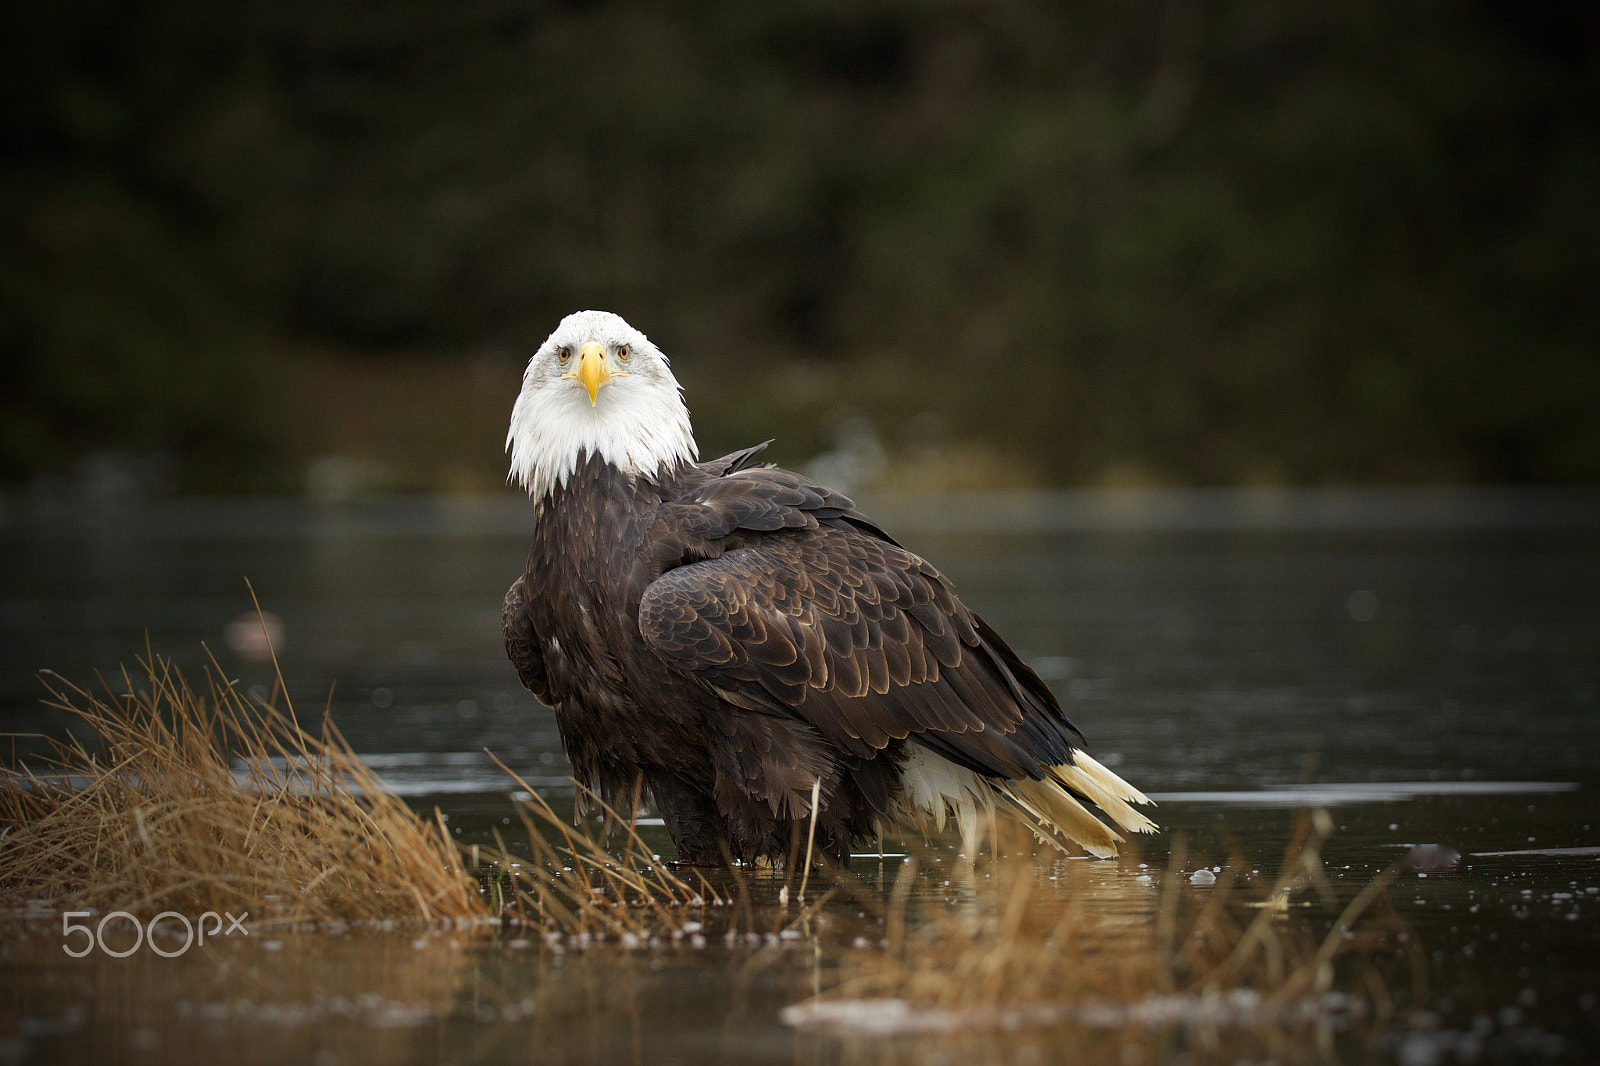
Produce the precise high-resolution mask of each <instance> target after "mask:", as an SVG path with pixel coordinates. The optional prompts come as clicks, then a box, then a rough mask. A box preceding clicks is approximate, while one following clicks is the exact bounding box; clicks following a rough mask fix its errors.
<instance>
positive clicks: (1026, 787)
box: [504, 312, 1154, 862]
mask: <svg viewBox="0 0 1600 1066" xmlns="http://www.w3.org/2000/svg"><path fill="white" fill-rule="evenodd" d="M580 348H581V349H582V350H583V352H584V358H583V360H582V362H581V363H579V364H576V365H578V367H579V369H578V370H568V371H567V372H566V373H565V374H564V375H563V376H559V377H558V376H556V372H557V371H559V370H560V369H561V368H564V367H570V366H572V365H575V364H573V362H572V360H573V357H574V356H575V355H576V353H577V352H578V351H579V349H580ZM563 351H566V353H567V354H566V358H562V352H563ZM596 353H598V354H596ZM541 360H543V362H541ZM624 360H626V362H625V363H624ZM646 360H649V362H646ZM544 364H549V365H548V368H547V367H546V366H545V365H544ZM623 365H626V366H628V369H627V370H626V371H621V370H620V367H621V366H623ZM601 385H605V386H607V387H606V388H603V389H602V388H600V386H601ZM575 386H576V387H575ZM625 390H633V391H631V392H629V391H625ZM646 390H654V391H646ZM668 394H670V397H668ZM613 397H619V399H617V400H616V402H615V404H613V405H610V406H607V405H608V403H609V402H610V401H611V400H612V399H613ZM669 399H670V401H676V400H677V389H676V382H675V381H674V380H673V379H672V378H671V374H670V371H668V370H667V369H666V361H665V359H664V358H663V357H661V356H660V354H659V353H658V352H656V351H655V349H654V348H653V347H652V346H650V345H649V342H648V341H647V340H646V339H645V338H644V337H643V335H642V334H639V333H638V332H637V331H636V330H633V329H632V328H631V327H628V326H627V324H626V323H623V322H622V321H621V320H620V319H618V318H616V317H615V316H611V315H601V314H599V313H596V312H585V313H583V314H581V315H574V316H571V317H570V318H569V319H567V320H566V321H564V322H563V323H562V326H561V327H560V328H558V329H557V331H556V333H554V334H552V336H551V339H550V340H549V341H547V342H546V344H545V346H544V347H543V348H541V350H540V354H539V355H536V356H535V357H534V360H533V361H532V362H530V364H529V371H528V376H527V378H525V384H524V389H523V395H522V398H520V399H519V401H518V408H517V412H516V414H515V415H514V418H513V424H512V432H511V438H510V440H509V441H508V444H509V445H510V446H511V448H512V450H513V463H514V469H513V476H515V477H519V478H520V479H521V480H522V481H524V482H525V483H526V484H528V485H529V488H530V493H532V494H533V495H534V496H535V500H536V504H537V506H538V508H539V519H538V525H537V528H536V532H535V536H534V543H533V548H532V551H531V553H530V555H529V559H528V568H527V572H526V573H525V574H524V575H523V576H522V577H521V578H520V579H519V580H518V581H517V582H515V583H514V584H513V585H512V586H511V589H510V591H509V592H508V594H507V596H506V601H505V614H504V621H505V633H506V649H507V652H508V653H509V655H510V657H511V659H512V661H513V662H514V663H515V664H516V667H517V672H518V674H519V676H520V677H521V679H522V681H523V683H524V684H525V685H526V686H527V687H528V688H529V689H531V690H532V691H533V692H534V694H535V695H537V696H538V697H539V698H540V699H541V700H542V701H544V702H545V703H547V704H549V705H550V706H552V707H554V708H555V710H556V717H557V722H558V723H559V726H560V730H561V736H562V741H563V743H564V745H565V747H566V750H567V754H568V757H569V758H570V759H571V761H572V764H573V768H574V770H575V772H576V774H577V776H578V778H579V779H580V780H581V781H583V782H584V783H585V784H586V785H588V786H590V787H593V788H595V789H596V790H597V791H598V792H599V793H600V794H601V795H602V796H604V797H606V798H607V799H608V801H610V802H613V803H616V804H620V805H623V806H625V805H626V804H627V802H628V801H629V800H630V799H631V797H632V795H633V793H634V790H635V787H636V782H639V781H642V783H643V785H644V786H645V788H646V789H647V790H648V795H649V798H650V800H651V801H652V802H653V803H654V804H655V805H656V806H657V808H658V809H659V810H660V812H661V814H662V817H663V818H664V820H665V822H666V825H667V829H668V831H669V833H670V834H671V836H672V839H673V842H674V843H675V845H676V846H677V848H678V851H679V857H680V858H682V859H686V860H690V861H695V862H717V861H722V860H723V859H725V858H730V857H731V858H736V859H742V860H750V859H755V858H759V857H767V858H780V857H783V856H785V855H788V854H789V853H790V850H791V847H792V846H793V843H794V841H795V840H796V839H797V836H799V835H803V834H804V832H805V825H806V822H807V821H808V820H809V819H810V817H811V813H812V812H811V797H812V794H813V788H814V787H816V788H817V789H818V792H819V795H820V797H821V798H820V802H819V804H818V810H817V812H816V835H817V844H818V846H819V847H820V848H822V849H823V850H825V851H826V852H828V853H829V854H831V855H832V856H834V857H835V858H836V859H838V860H840V861H846V860H848V857H849V854H850V848H851V845H852V842H854V841H858V840H860V839H862V838H864V837H867V836H869V835H870V834H872V833H873V832H874V831H875V830H877V829H879V828H881V827H883V826H885V825H887V824H891V823H893V822H896V821H902V820H909V821H911V822H913V823H921V824H931V825H936V826H942V825H943V823H944V820H945V818H946V816H947V815H950V816H954V817H955V818H956V820H957V821H958V823H959V824H960V825H961V827H962V831H963V835H964V836H966V837H967V838H968V840H967V846H968V847H969V848H971V847H973V846H974V844H975V841H974V840H973V839H972V838H973V837H975V836H976V829H977V825H978V823H979V820H980V817H981V816H984V815H987V814H991V813H992V812H993V810H994V809H995V806H996V804H997V803H998V805H999V806H1000V807H1002V808H1005V809H1008V810H1010V811H1012V812H1014V813H1016V814H1017V815H1019V816H1020V817H1022V818H1023V819H1024V820H1025V821H1027V822H1028V823H1029V824H1030V825H1032V826H1033V828H1034V829H1035V830H1036V831H1037V832H1039V833H1040V834H1041V836H1043V837H1045V838H1046V839H1053V840H1056V841H1057V842H1058V843H1060V842H1062V838H1065V839H1067V840H1075V841H1077V842H1078V843H1079V844H1081V845H1082V846H1084V847H1085V848H1087V849H1088V850H1089V851H1091V852H1092V853H1095V854H1109V853H1113V852H1114V851H1115V846H1116V842H1117V841H1118V840H1120V839H1121V838H1120V837H1119V836H1117V835H1116V834H1115V833H1114V832H1113V831H1112V830H1110V829H1109V828H1107V827H1106V826H1105V825H1104V824H1103V823H1101V822H1100V821H1098V820H1097V819H1095V818H1094V817H1093V816H1092V815H1090V814H1089V812H1088V811H1087V810H1086V809H1085V808H1084V806H1083V803H1084V802H1089V803H1093V804H1096V805H1098V806H1099V807H1100V809H1101V810H1102V811H1103V812H1105V813H1106V814H1107V815H1108V816H1110V817H1111V818H1112V820H1113V821H1115V822H1116V823H1117V824H1118V825H1119V826H1121V827H1122V828H1124V829H1132V830H1139V831H1148V830H1153V829H1154V826H1153V825H1152V824H1151V823H1150V822H1149V821H1148V820H1147V819H1145V818H1144V817H1143V816H1142V815H1140V814H1138V813H1137V812H1136V811H1134V810H1133V809H1132V808H1131V807H1130V806H1129V802H1130V801H1132V802H1141V803H1142V802H1148V801H1147V800H1146V799H1145V798H1144V797H1143V796H1142V795H1140V794H1139V793H1138V792H1137V791H1136V790H1134V789H1132V788H1131V787H1130V786H1128V785H1127V784H1126V782H1123V781H1122V780H1121V779H1120V778H1119V777H1117V776H1116V775H1115V774H1112V773H1111V772H1110V771H1109V770H1106V769H1105V768H1104V767H1102V766H1100V765H1099V764H1098V763H1096V762H1094V761H1093V760H1092V759H1089V758H1088V757H1087V755H1085V754H1084V753H1083V752H1082V745H1083V738H1082V736H1081V735H1080V734H1079V733H1078V731H1077V730H1076V729H1075V728H1074V727H1073V726H1072V724H1071V723H1070V722H1068V721H1067V719H1066V717H1065V716H1064V715H1063V714H1062V713H1061V709H1060V707H1059V705H1058V704H1057V703H1056V701H1055V699H1054V697H1053V696H1052V695H1051V693H1050V691H1049V689H1048V688H1047V687H1046V686H1045V685H1044V683H1043V682H1042V681H1041V680H1040V679H1039V677H1038V675H1037V674H1035V673H1034V672H1033V671H1032V670H1031V669H1029V668H1028V666H1027V665H1026V664H1024V663H1023V662H1022V661H1021V660H1020V659H1019V658H1018V657H1017V656H1016V654H1015V653H1014V652H1013V651H1012V650H1011V649H1010V647H1008V646H1007V645H1006V643H1005V642H1004V641H1003V640H1002V639H1001V638H1000V637H999V636H998V635H997V634H996V633H995V632H994V631H993V630H991V629H990V628H989V626H988V625H987V624H986V623H985V622H984V621H983V620H982V619H981V618H979V617H978V616H977V615H976V614H974V613H973V612H972V611H970V610H969V609H967V607H966V606H965V605H964V604H962V603H961V601H960V600H959V599H958V598H957V597H956V596H955V595H954V593H953V592H952V591H951V590H950V588H949V585H948V583H947V582H946V581H945V579H944V577H943V576H942V575H941V574H940V573H939V572H938V571H937V570H936V569H934V567H932V566H931V565H929V564H928V563H927V562H926V561H924V560H923V559H921V558H920V557H918V556H917V555H915V554H913V553H912V552H909V551H907V550H906V549H904V548H903V547H901V546H900V545H899V544H897V543H896V542H895V541H894V540H893V539H892V538H891V537H890V536H889V535H888V534H886V533H885V532H884V531H883V530H881V529H879V528H878V527H877V526H876V525H875V524H874V523H873V522H872V521H871V520H870V519H869V518H867V517H866V516H865V515H863V514H861V513H860V512H859V511H857V510H856V509H855V507H854V505H853V504H852V503H851V501H850V500H849V499H847V498H845V497H844V496H842V495H840V494H839V493H836V492H833V491H832V490H830V489H827V488H825V487H823V486H821V485H818V484H816V483H815V482H813V481H811V480H809V479H808V478H805V477H803V476H801V475H799V474H795V473H791V472H789V471H786V470H780V469H776V468H772V467H763V466H756V465H753V464H754V460H755V458H756V455H757V453H758V452H759V451H760V450H761V447H764V445H763V446H761V447H757V448H751V449H747V450H745V451H743V452H737V453H734V454H733V455H729V456H725V457H724V458H722V459H719V460H716V461H715V462H711V463H696V462H694V461H693V460H692V454H690V452H689V450H690V449H692V439H690V438H688V437H687V415H686V413H685V414H682V415H681V418H682V426H683V430H684V433H683V435H682V437H681V438H680V437H679V436H678V435H677V434H676V433H675V429H676V426H675V425H671V426H667V427H666V428H663V426H662V425H656V424H655V423H654V422H652V419H658V420H665V421H670V420H671V419H672V418H676V417H680V416H679V415H678V414H677V412H676V411H675V410H674V409H673V407H672V403H671V402H668V401H669ZM679 406H680V408H681V404H680V405H679ZM663 411H664V412H665V414H662V412H663ZM563 420H564V421H563ZM635 423H637V427H638V428H637V432H638V434H640V435H642V436H643V437H647V438H649V439H650V440H651V441H653V442H655V443H654V444H653V445H651V447H649V448H642V447H634V445H636V444H637V443H638V441H637V440H636V439H634V438H633V437H629V436H627V432H628V430H629V427H632V426H634V425H635ZM685 440H686V441H688V444H687V447H685V446H684V445H683V444H682V441H685ZM661 441H667V442H668V443H667V444H666V445H662V444H661V443H660V442H661ZM641 453H642V454H644V455H645V456H646V458H645V460H644V461H640V460H639V459H638V455H639V454H641ZM518 463H521V464H522V465H521V466H520V467H518V466H517V465H516V464H518Z"/></svg>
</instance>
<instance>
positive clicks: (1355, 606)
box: [1344, 589, 1378, 622]
mask: <svg viewBox="0 0 1600 1066" xmlns="http://www.w3.org/2000/svg"><path fill="white" fill-rule="evenodd" d="M1344 609H1345V612H1346V613H1347V614H1349V615H1350V618H1351V619H1352V620H1353V621H1357V622H1370V621H1372V620H1373V619H1374V618H1376V617H1378V594H1377V593H1376V592H1373V591H1372V590H1371V589H1356V590H1355V591H1354V592H1352V593H1351V594H1350V596H1349V598H1348V599H1346V600H1345V601H1344Z"/></svg>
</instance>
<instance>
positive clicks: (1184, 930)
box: [785, 811, 1425, 1036]
mask: <svg viewBox="0 0 1600 1066" xmlns="http://www.w3.org/2000/svg"><path fill="white" fill-rule="evenodd" d="M1330 829H1331V822H1330V821H1329V819H1328V817H1327V815H1326V812H1322V811H1315V812H1302V814H1301V815H1300V816H1299V817H1298V819H1297V825H1296V832H1295V835H1294V838H1293V841H1292V843H1291V846H1290V850H1289V853H1288V855H1287V857H1286V859H1285V862H1284V864H1283V867H1282V869H1283V873H1282V874H1281V876H1280V877H1279V878H1278V879H1277V880H1276V882H1275V883H1273V884H1271V885H1270V886H1266V887H1263V886H1259V885H1258V886H1255V887H1254V888H1251V887H1249V886H1248V884H1247V881H1248V878H1247V876H1246V874H1247V873H1248V871H1249V869H1250V867H1249V864H1246V863H1242V862H1240V861H1237V860H1236V861H1234V862H1232V863H1230V864H1229V865H1228V866H1227V867H1226V868H1224V869H1223V871H1222V872H1221V873H1219V874H1216V875H1215V876H1216V882H1215V884H1214V885H1212V886H1210V887H1207V888H1204V889H1201V888H1197V887H1196V886H1195V885H1193V884H1191V883H1190V882H1189V881H1188V879H1187V878H1186V877H1185V876H1184V875H1183V872H1182V871H1183V864H1184V861H1185V857H1184V847H1183V842H1182V841H1181V840H1177V841H1175V847H1174V850H1173V854H1172V861H1171V865H1170V867H1169V869H1168V870H1167V871H1166V872H1165V874H1164V875H1163V874H1160V873H1159V872H1158V871H1151V873H1152V874H1155V875H1156V876H1154V877H1152V878H1150V879H1148V880H1147V881H1143V882H1141V881H1139V880H1138V879H1137V878H1136V877H1135V876H1134V873H1133V872H1130V871H1127V870H1116V869H1113V870H1111V871H1110V872H1109V874H1108V872H1107V871H1106V869H1105V868H1104V867H1101V866H1100V865H1099V864H1096V863H1089V862H1057V863H1041V862H1040V861H1039V860H1038V859H1036V858H1034V857H1032V856H1031V855H1025V854H1020V853H1019V852H1025V851H1027V850H1028V849H1027V848H1026V846H1024V847H1022V848H1020V849H1017V850H1016V851H1013V853H1012V855H1011V857H1005V858H998V859H995V860H992V862H991V863H990V864H989V865H988V866H987V868H986V870H985V868H983V867H979V868H973V867H971V866H968V867H966V868H965V869H964V871H956V872H952V874H951V877H952V880H951V881H947V882H945V884H946V885H951V886H952V887H950V888H946V889H944V890H943V891H944V892H945V893H954V894H955V895H956V896H957V897H959V905H958V906H956V907H955V908H954V909H944V908H941V907H938V906H937V904H934V905H933V907H932V909H933V911H934V913H932V914H924V915H922V916H921V917H920V919H919V918H917V917H916V916H915V910H916V908H915V907H914V906H913V905H912V904H914V903H915V902H916V898H915V896H914V893H916V892H917V891H919V890H925V886H924V888H919V872H918V865H919V864H918V862H917V861H916V859H914V858H913V859H912V860H910V861H908V862H907V863H906V864H905V865H904V866H903V867H902V869H901V871H900V874H899V877H898V878H897V880H896V882H895V885H894V887H893V889H892V890H891V892H890V894H889V900H888V905H887V907H886V908H885V909H884V911H883V916H884V919H885V925H884V930H885V937H884V942H883V946H882V949H881V950H879V949H868V950H861V951H856V952H853V953H851V954H849V955H848V956H847V957H845V958H844V959H842V961H841V963H840V965H839V966H838V968H837V970H836V973H835V980H834V981H833V982H832V983H831V987H829V988H828V989H827V990H826V991H825V992H824V993H823V994H821V995H819V996H817V997H815V998H814V999H812V1000H811V1001H808V1002H806V1003H802V1004H797V1005H796V1006H794V1007H791V1008H789V1009H788V1010H787V1011H786V1012H785V1020H786V1021H788V1022H790V1024H793V1025H797V1026H800V1027H815V1028H821V1029H827V1030H833V1031H837V1032H842V1033H846V1034H849V1033H854V1034H857V1035H880V1036H881V1035H896V1034H899V1035H905V1034H917V1033H933V1032H943V1033H949V1032H959V1031H982V1030H993V1029H1003V1030H1007V1029H1015V1028H1018V1027H1023V1028H1031V1027H1036V1026H1062V1025H1066V1026H1078V1027H1086V1028H1089V1029H1102V1030H1103V1029H1122V1028H1134V1029H1139V1028H1151V1027H1161V1028H1170V1027H1178V1028H1187V1029H1191V1030H1194V1029H1202V1030H1203V1029H1210V1030H1216V1029H1219V1028H1221V1029H1227V1028H1234V1029H1249V1030H1253V1031H1255V1032H1257V1033H1260V1032H1263V1031H1274V1030H1275V1031H1284V1030H1290V1029H1298V1028H1304V1027H1305V1026H1312V1027H1317V1026H1321V1027H1323V1028H1324V1029H1327V1028H1328V1027H1329V1026H1330V1025H1331V1026H1332V1028H1334V1029H1345V1028H1349V1027H1350V1026H1351V1025H1355V1024H1359V1025H1361V1026H1364V1027H1369V1028H1370V1027H1371V1026H1372V1025H1373V1023H1379V1024H1381V1023H1382V1022H1383V1021H1384V1020H1385V1019H1386V1018H1387V1015H1388V1013H1389V1011H1390V1004H1391V1002H1392V999H1391V995H1390V991H1389V989H1390V986H1391V984H1392V982H1393V980H1394V979H1395V977H1396V975H1397V974H1398V976H1399V978H1400V979H1401V980H1406V979H1409V980H1410V981H1411V982H1413V984H1414V983H1415V982H1418V981H1421V980H1422V979H1423V975H1424V973H1425V967H1424V966H1423V965H1422V961H1421V959H1420V956H1419V955H1418V953H1417V949H1416V947H1415V945H1414V943H1413V942H1412V940H1411V938H1410V937H1409V936H1408V935H1407V934H1406V931H1405V930H1404V927H1403V925H1402V924H1401V923H1400V921H1399V919H1398V917H1397V916H1396V915H1395V912H1394V911H1393V908H1392V907H1388V906H1387V905H1386V904H1387V895H1386V891H1385V890H1386V888H1387V886H1388V884H1389V882H1390V881H1391V880H1392V876H1393V873H1392V871H1391V872H1389V873H1385V874H1383V875H1380V876H1379V877H1378V878H1377V879H1376V880H1375V881H1373V882H1372V883H1371V884H1369V885H1367V886H1366V887H1365V888H1363V889H1362V890H1361V891H1360V892H1359V893H1358V894H1357V895H1356V896H1355V897H1354V898H1353V899H1351V900H1349V901H1348V903H1347V904H1345V905H1344V907H1343V909H1342V910H1340V911H1338V912H1337V913H1338V917H1337V918H1336V919H1335V920H1334V922H1333V925H1332V928H1331V929H1326V926H1325V925H1323V924H1322V923H1317V928H1316V930H1315V931H1313V929H1312V924H1313V923H1312V922H1310V921H1307V920H1304V917H1303V916H1302V914H1300V913H1296V912H1297V910H1298V907H1296V906H1294V905H1292V904H1291V900H1295V899H1297V898H1299V897H1303V896H1305V895H1308V894H1313V893H1315V894H1322V895H1323V896H1324V900H1323V903H1324V906H1326V904H1327V903H1328V902H1334V897H1333V889H1332V886H1331V885H1330V884H1329V882H1328V881H1327V879H1326V877H1325V876H1324V874H1323V872H1322V862H1321V858H1320V848H1321V845H1322V843H1323V841H1324V840H1325V838H1326V836H1327V834H1328V832H1329V830H1330ZM1019 843H1022V844H1024V845H1025V842H1021V841H1012V842H1011V845H1010V847H1011V848H1015V847H1016V845H1017V844H1019ZM1007 850H1010V849H1008V848H1007V847H1004V846H1003V847H999V848H997V849H996V852H997V853H1004V852H1006V851H1007ZM980 870H985V872H986V873H987V876H984V875H983V873H980V872H979V871H980ZM923 881H924V882H925V881H926V878H923ZM1152 882H1153V883H1152ZM935 883H937V882H935ZM1380 901H1381V902H1382V903H1383V904H1385V906H1382V907H1379V908H1376V909H1377V910H1378V911H1380V912H1381V913H1379V914H1377V915H1374V914H1372V913H1370V912H1372V911H1373V910H1374V909H1375V908H1374V907H1373V905H1374V904H1375V903H1379V902H1380ZM924 904H925V905H926V901H924ZM1335 906H1337V904H1336V902H1335ZM1322 913H1328V912H1327V911H1324V912H1322ZM1324 930H1326V931H1324ZM1419 991H1420V989H1418V988H1416V987H1413V990H1412V1002H1420V1001H1421V999H1420V998H1419V996H1418V993H1419ZM1324 1035H1325V1034H1324Z"/></svg>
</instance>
